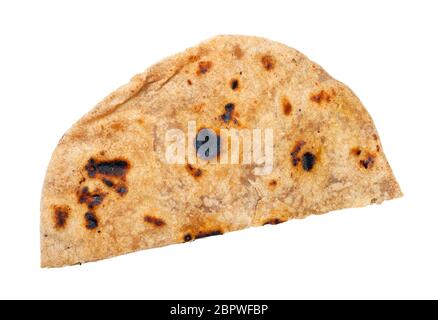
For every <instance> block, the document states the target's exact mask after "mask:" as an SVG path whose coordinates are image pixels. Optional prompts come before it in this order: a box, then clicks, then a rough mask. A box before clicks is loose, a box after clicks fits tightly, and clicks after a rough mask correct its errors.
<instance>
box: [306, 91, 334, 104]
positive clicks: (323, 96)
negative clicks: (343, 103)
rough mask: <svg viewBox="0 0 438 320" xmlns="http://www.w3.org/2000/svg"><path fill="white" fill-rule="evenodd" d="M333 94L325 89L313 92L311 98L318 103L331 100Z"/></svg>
mask: <svg viewBox="0 0 438 320" xmlns="http://www.w3.org/2000/svg"><path fill="white" fill-rule="evenodd" d="M331 98H332V97H331V96H330V94H329V93H327V91H325V90H321V91H319V92H317V93H314V94H311V95H310V100H311V101H312V102H315V103H317V104H321V103H323V102H330V101H331Z"/></svg>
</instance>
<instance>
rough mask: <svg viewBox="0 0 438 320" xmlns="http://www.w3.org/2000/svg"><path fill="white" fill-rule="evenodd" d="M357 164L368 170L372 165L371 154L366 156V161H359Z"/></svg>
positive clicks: (372, 157) (372, 158)
mask: <svg viewBox="0 0 438 320" xmlns="http://www.w3.org/2000/svg"><path fill="white" fill-rule="evenodd" d="M359 163H360V164H361V166H362V167H364V168H365V169H370V168H371V167H372V166H373V165H374V156H373V155H372V154H368V155H367V157H366V159H364V160H360V161H359Z"/></svg>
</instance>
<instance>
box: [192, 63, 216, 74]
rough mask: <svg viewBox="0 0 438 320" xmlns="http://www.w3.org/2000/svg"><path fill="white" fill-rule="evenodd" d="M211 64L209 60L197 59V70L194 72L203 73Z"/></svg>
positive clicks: (208, 69)
mask: <svg viewBox="0 0 438 320" xmlns="http://www.w3.org/2000/svg"><path fill="white" fill-rule="evenodd" d="M212 66H213V63H212V62H211V61H199V63H198V70H197V71H196V74H197V75H198V76H199V75H201V74H205V73H207V72H208V71H210V69H211V67H212Z"/></svg>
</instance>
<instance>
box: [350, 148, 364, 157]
mask: <svg viewBox="0 0 438 320" xmlns="http://www.w3.org/2000/svg"><path fill="white" fill-rule="evenodd" d="M361 153H362V150H361V149H360V148H353V149H351V154H352V155H354V156H360V154H361Z"/></svg>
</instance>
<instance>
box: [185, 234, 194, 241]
mask: <svg viewBox="0 0 438 320" xmlns="http://www.w3.org/2000/svg"><path fill="white" fill-rule="evenodd" d="M192 239H193V237H192V235H191V234H189V233H187V234H186V235H184V242H189V241H192Z"/></svg>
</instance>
